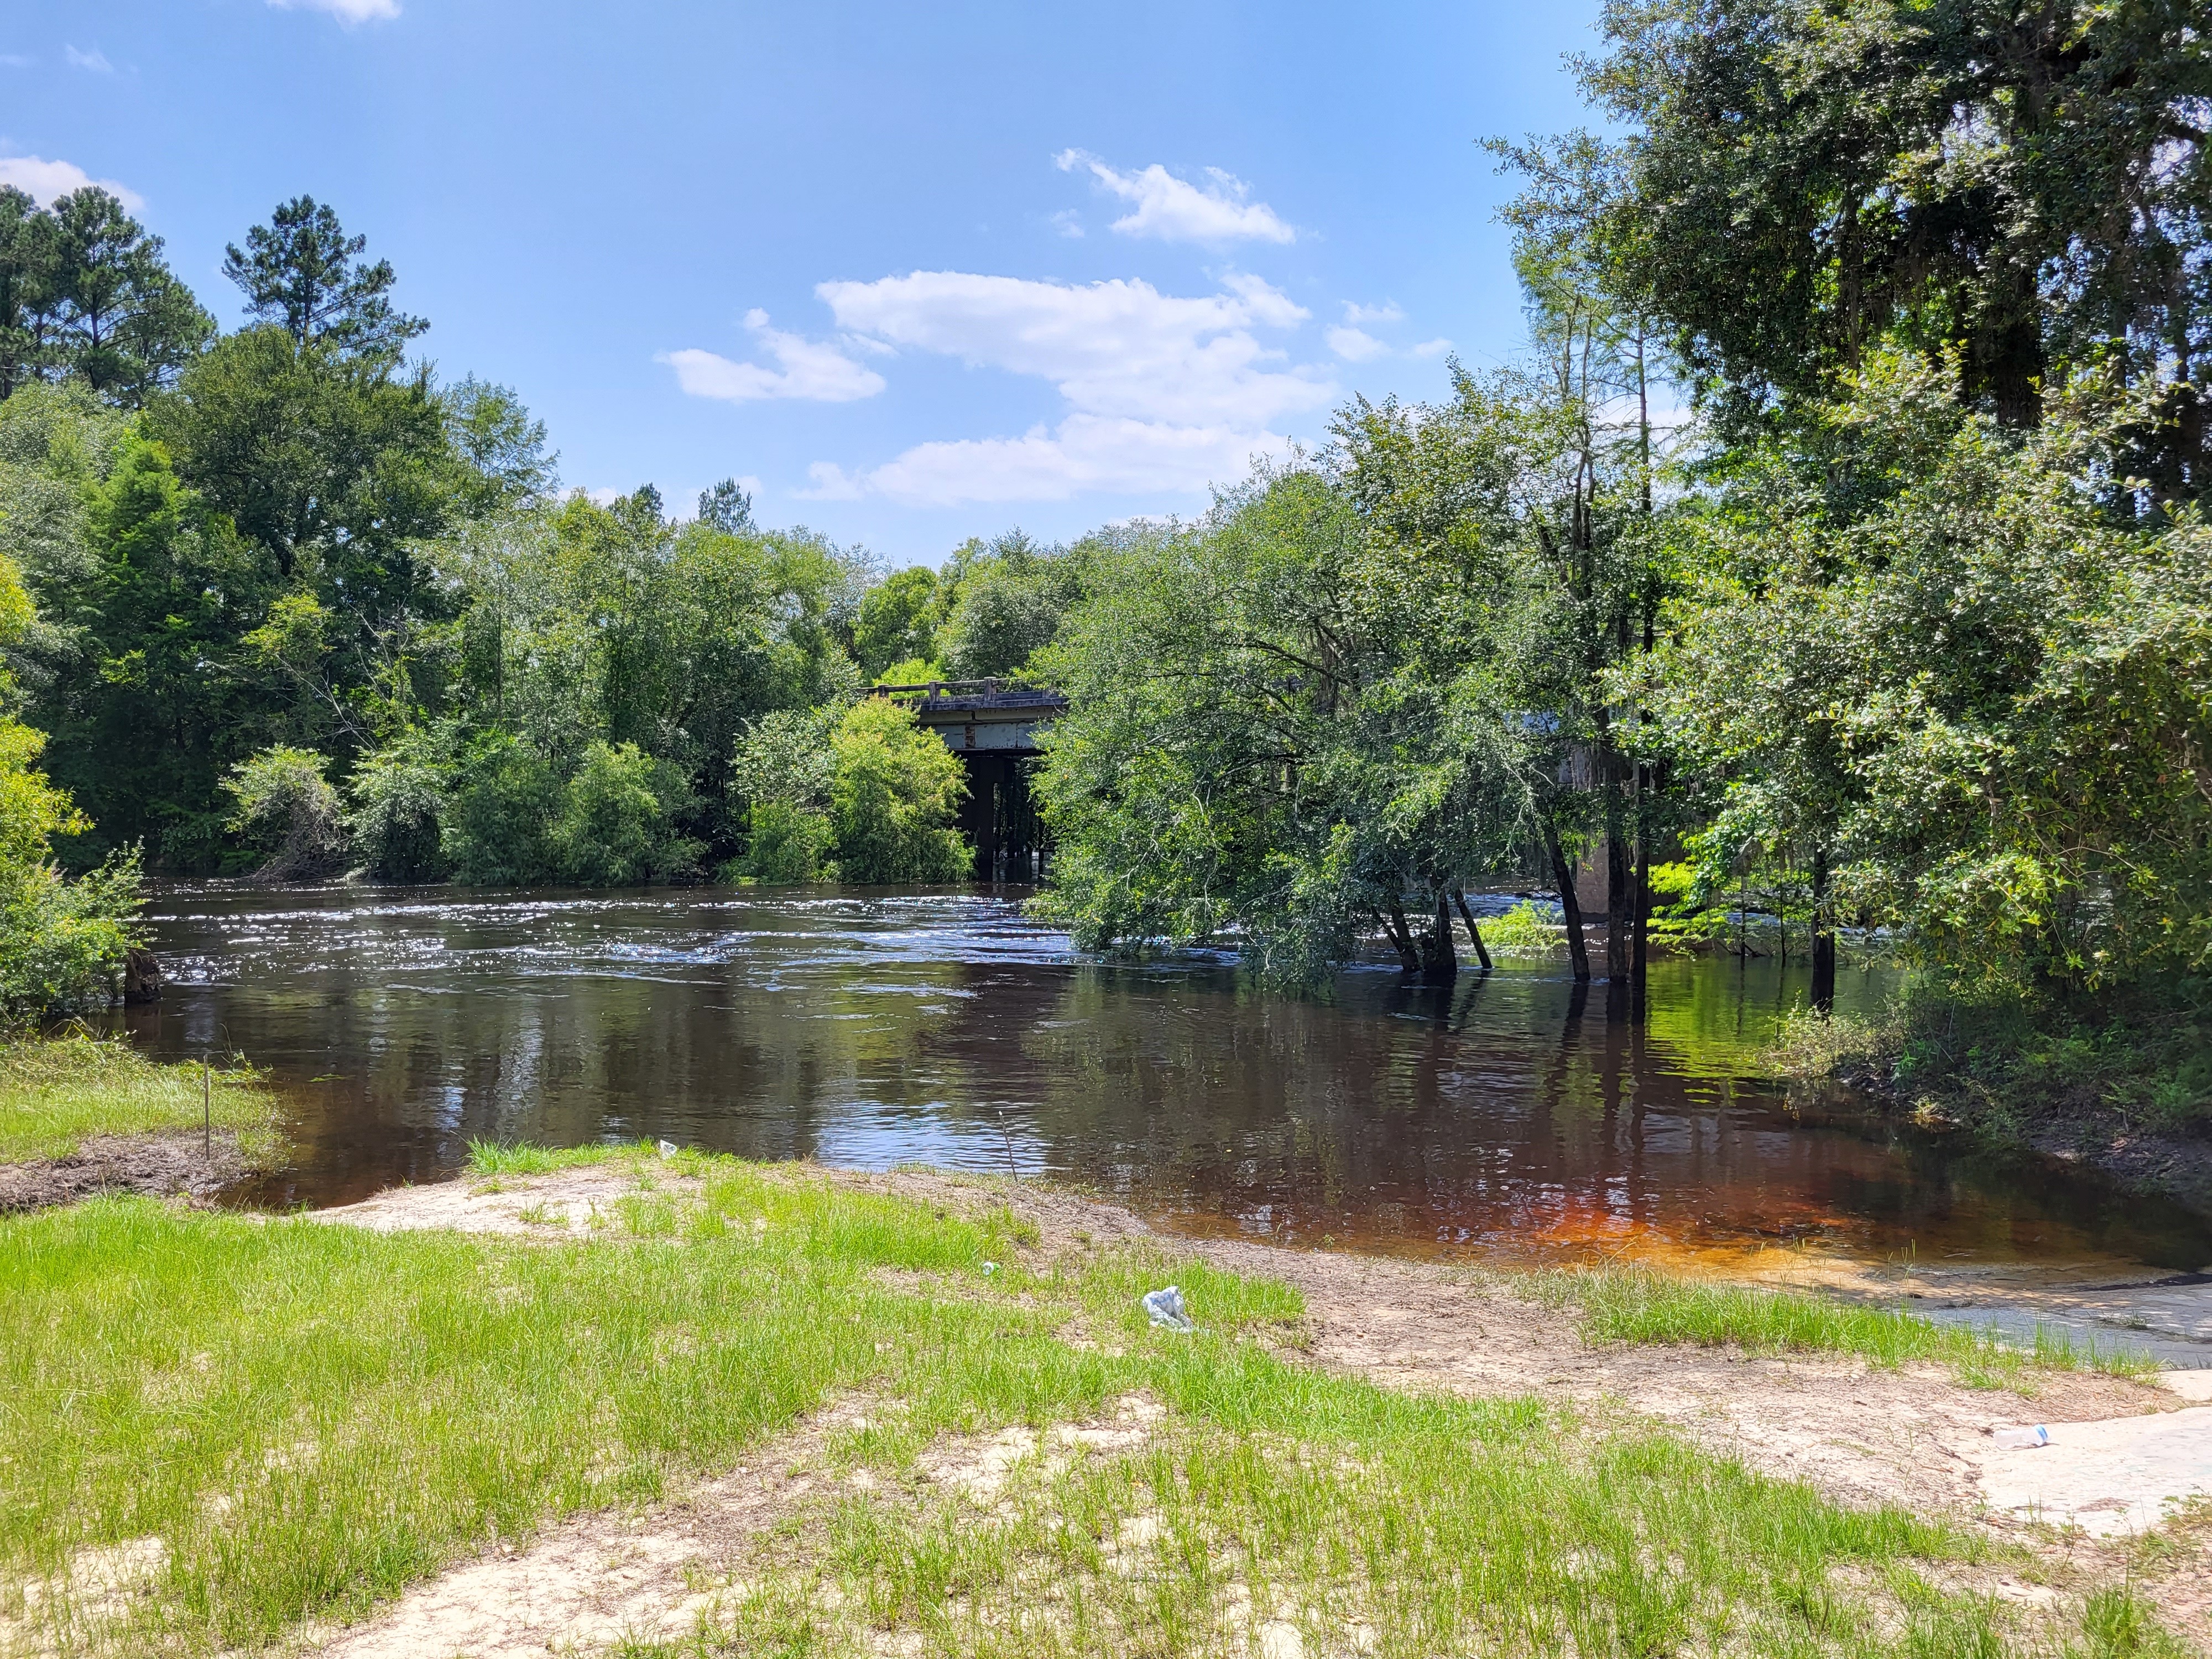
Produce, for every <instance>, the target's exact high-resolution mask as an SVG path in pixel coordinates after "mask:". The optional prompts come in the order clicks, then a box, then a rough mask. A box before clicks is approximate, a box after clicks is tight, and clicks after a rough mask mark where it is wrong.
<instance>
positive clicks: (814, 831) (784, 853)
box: [728, 800, 837, 884]
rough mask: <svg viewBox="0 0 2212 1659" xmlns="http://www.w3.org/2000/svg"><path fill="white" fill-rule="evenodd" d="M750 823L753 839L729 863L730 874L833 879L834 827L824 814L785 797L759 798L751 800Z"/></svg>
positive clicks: (780, 880) (773, 880)
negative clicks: (740, 856) (775, 798)
mask: <svg viewBox="0 0 2212 1659" xmlns="http://www.w3.org/2000/svg"><path fill="white" fill-rule="evenodd" d="M750 823H751V829H752V839H751V841H750V842H749V843H748V844H747V846H746V848H745V854H744V857H743V858H741V859H738V860H734V861H733V862H732V864H731V865H730V866H728V872H729V873H730V874H731V875H732V876H734V877H737V878H739V879H742V880H746V881H757V882H765V883H769V884H788V883H791V882H800V881H834V880H835V879H836V877H837V866H836V863H835V862H834V861H832V860H830V859H829V854H830V853H831V851H832V850H833V848H835V845H836V836H837V831H836V826H835V825H833V824H832V823H830V822H829V817H828V815H827V814H825V813H822V812H817V811H811V810H810V809H808V808H806V807H804V806H799V805H795V804H793V802H790V801H787V800H761V801H755V802H754V803H753V805H752V811H751V817H750Z"/></svg>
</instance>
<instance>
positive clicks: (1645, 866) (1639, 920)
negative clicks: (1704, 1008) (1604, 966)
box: [1628, 835, 1651, 985]
mask: <svg viewBox="0 0 2212 1659" xmlns="http://www.w3.org/2000/svg"><path fill="white" fill-rule="evenodd" d="M1650 935H1651V839H1650V836H1648V835H1644V836H1638V837H1637V838H1636V942H1635V948H1634V949H1633V950H1632V951H1631V952H1630V957H1629V964H1628V971H1629V973H1630V975H1632V976H1633V977H1634V979H1635V981H1636V982H1637V983H1638V985H1641V984H1643V983H1644V960H1645V957H1646V956H1647V954H1648V952H1647V951H1646V948H1645V947H1646V945H1648V943H1649V942H1650Z"/></svg>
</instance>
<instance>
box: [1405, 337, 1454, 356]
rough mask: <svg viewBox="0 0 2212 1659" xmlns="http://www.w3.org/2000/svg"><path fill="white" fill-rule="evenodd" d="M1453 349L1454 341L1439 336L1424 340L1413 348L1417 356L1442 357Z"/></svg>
mask: <svg viewBox="0 0 2212 1659" xmlns="http://www.w3.org/2000/svg"><path fill="white" fill-rule="evenodd" d="M1450 349H1452V343H1451V342H1450V341H1449V340H1447V339H1443V338H1442V337H1438V338H1437V339H1433V340H1424V341H1422V342H1421V343H1420V344H1419V345H1417V346H1415V347H1414V348H1413V355H1414V356H1416V357H1441V356H1443V355H1444V353H1446V352H1447V351H1449V350H1450Z"/></svg>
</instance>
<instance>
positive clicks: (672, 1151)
mask: <svg viewBox="0 0 2212 1659" xmlns="http://www.w3.org/2000/svg"><path fill="white" fill-rule="evenodd" d="M681 1151H683V1148H682V1147H680V1146H678V1145H677V1144H676V1143H675V1142H674V1141H672V1140H664V1141H662V1142H661V1143H660V1155H661V1157H663V1158H673V1157H675V1156H676V1154H677V1153H678V1152H681Z"/></svg>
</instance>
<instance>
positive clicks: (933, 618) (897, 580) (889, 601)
mask: <svg viewBox="0 0 2212 1659" xmlns="http://www.w3.org/2000/svg"><path fill="white" fill-rule="evenodd" d="M938 599H939V593H938V583H937V573H936V572H934V571H933V570H931V569H930V568H928V567H927V566H926V565H915V566H914V567H913V568H910V569H907V570H898V571H894V572H892V573H891V574H890V576H888V577H887V578H885V579H884V580H882V581H880V582H878V583H877V584H876V586H873V587H872V588H870V589H869V590H868V592H867V596H866V598H865V599H862V600H861V601H860V617H859V620H858V622H857V623H855V624H854V630H853V656H854V660H855V661H857V662H858V663H859V664H860V671H861V672H862V673H864V674H866V675H868V676H870V677H871V678H882V676H883V674H884V671H885V670H886V669H888V668H889V667H890V665H892V664H894V663H900V662H907V661H912V660H924V661H926V660H927V659H930V658H933V657H934V656H935V655H936V654H937V643H936V642H937V623H938ZM925 678H926V677H925Z"/></svg>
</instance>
